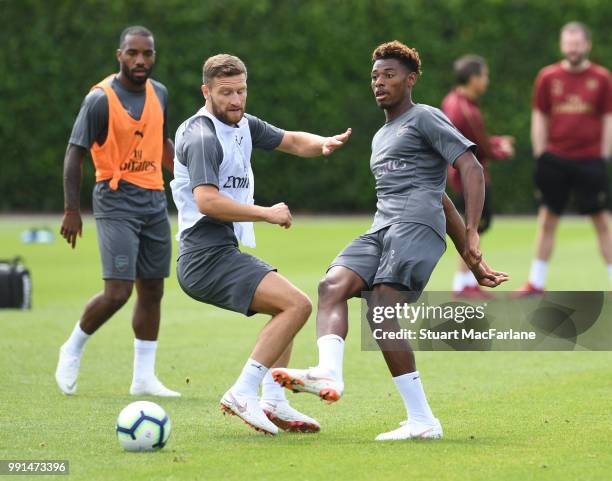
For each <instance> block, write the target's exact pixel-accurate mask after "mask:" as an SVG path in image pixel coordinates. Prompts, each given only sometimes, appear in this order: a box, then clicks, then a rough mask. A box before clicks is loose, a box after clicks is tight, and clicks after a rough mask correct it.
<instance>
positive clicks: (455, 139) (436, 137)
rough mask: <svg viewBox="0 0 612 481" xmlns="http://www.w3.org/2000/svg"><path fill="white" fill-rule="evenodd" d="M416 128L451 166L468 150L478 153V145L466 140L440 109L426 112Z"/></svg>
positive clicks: (420, 117) (421, 116)
mask: <svg viewBox="0 0 612 481" xmlns="http://www.w3.org/2000/svg"><path fill="white" fill-rule="evenodd" d="M416 127H417V129H418V130H419V132H420V133H421V135H422V136H423V137H424V138H425V140H426V142H427V143H428V144H429V145H430V146H431V147H432V148H433V149H434V150H435V151H436V152H438V153H439V154H440V155H441V156H442V158H443V159H444V160H445V161H446V162H447V163H448V164H450V165H453V164H454V163H455V160H457V158H458V157H459V156H460V155H461V154H463V153H464V152H465V151H466V150H472V151H473V152H476V144H474V143H473V142H470V141H469V140H468V139H466V138H465V137H464V136H463V135H462V134H461V132H459V131H458V130H457V129H456V128H455V126H454V125H453V124H452V123H451V121H450V120H449V119H448V117H447V116H446V115H444V114H443V113H442V112H441V111H440V110H438V109H431V110H425V111H424V112H423V114H422V115H420V116H419V120H418V122H417V126H416Z"/></svg>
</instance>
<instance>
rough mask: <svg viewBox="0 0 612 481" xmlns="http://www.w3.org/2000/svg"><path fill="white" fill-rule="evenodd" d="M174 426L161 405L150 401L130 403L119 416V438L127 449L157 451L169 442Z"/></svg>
mask: <svg viewBox="0 0 612 481" xmlns="http://www.w3.org/2000/svg"><path fill="white" fill-rule="evenodd" d="M171 429H172V426H171V424H170V419H168V416H167V415H166V411H164V410H163V409H162V408H161V406H158V405H157V404H155V403H152V402H150V401H136V402H133V403H131V404H128V405H127V406H126V407H124V408H123V410H122V411H121V412H120V413H119V417H118V418H117V438H118V439H119V442H120V443H121V445H122V446H123V447H124V448H125V449H126V450H127V451H155V450H157V449H161V448H163V447H164V446H165V445H166V443H167V442H168V438H169V437H170V431H171Z"/></svg>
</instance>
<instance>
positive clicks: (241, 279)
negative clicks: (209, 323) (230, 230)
mask: <svg viewBox="0 0 612 481" xmlns="http://www.w3.org/2000/svg"><path fill="white" fill-rule="evenodd" d="M271 271H276V269H275V268H274V267H272V266H270V265H269V264H267V263H265V262H264V261H262V260H261V259H258V258H257V257H255V256H252V255H251V254H247V253H246V252H240V250H239V249H238V247H236V246H234V245H223V246H217V247H208V248H206V249H202V250H198V251H195V252H188V253H186V254H183V255H181V256H180V257H179V258H178V262H177V266H176V273H177V276H178V281H179V284H180V286H181V288H182V289H183V291H185V293H186V294H187V295H189V296H190V297H192V298H193V299H195V300H197V301H200V302H205V303H206V304H212V305H213V306H217V307H221V308H223V309H228V310H230V311H235V312H240V313H241V314H244V315H246V316H252V315H253V314H256V313H255V312H253V311H251V310H250V309H249V308H250V306H251V303H252V302H253V296H254V295H255V290H256V289H257V286H258V285H259V283H260V282H261V280H262V279H263V278H264V276H265V275H266V274H267V273H268V272H271Z"/></svg>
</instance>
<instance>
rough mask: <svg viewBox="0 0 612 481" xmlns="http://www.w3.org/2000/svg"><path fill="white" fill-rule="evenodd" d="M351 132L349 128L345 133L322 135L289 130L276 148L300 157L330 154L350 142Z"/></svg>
mask: <svg viewBox="0 0 612 481" xmlns="http://www.w3.org/2000/svg"><path fill="white" fill-rule="evenodd" d="M351 132H352V130H351V129H350V128H348V129H346V132H344V133H343V134H338V135H334V136H332V137H321V136H320V135H315V134H310V133H308V132H291V131H287V132H285V135H284V136H283V140H282V141H281V143H280V145H279V146H278V147H277V148H276V150H280V151H281V152H286V153H288V154H293V155H297V156H298V157H317V156H319V155H324V156H328V155H330V154H331V153H332V152H333V151H334V150H337V149H339V148H341V147H342V146H344V144H346V143H347V142H348V139H349V137H350V136H351Z"/></svg>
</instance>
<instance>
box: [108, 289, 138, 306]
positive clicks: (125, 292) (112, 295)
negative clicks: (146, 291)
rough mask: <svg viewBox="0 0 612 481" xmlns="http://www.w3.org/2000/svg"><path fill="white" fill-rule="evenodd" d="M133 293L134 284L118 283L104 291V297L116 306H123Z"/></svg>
mask: <svg viewBox="0 0 612 481" xmlns="http://www.w3.org/2000/svg"><path fill="white" fill-rule="evenodd" d="M131 295H132V285H131V284H130V285H123V284H122V285H116V286H111V287H110V288H107V289H106V290H105V291H104V297H105V298H106V300H107V301H108V302H109V303H111V304H112V305H113V306H114V307H115V308H119V307H121V306H123V305H124V304H125V303H126V302H127V301H128V299H129V298H130V296H131Z"/></svg>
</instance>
